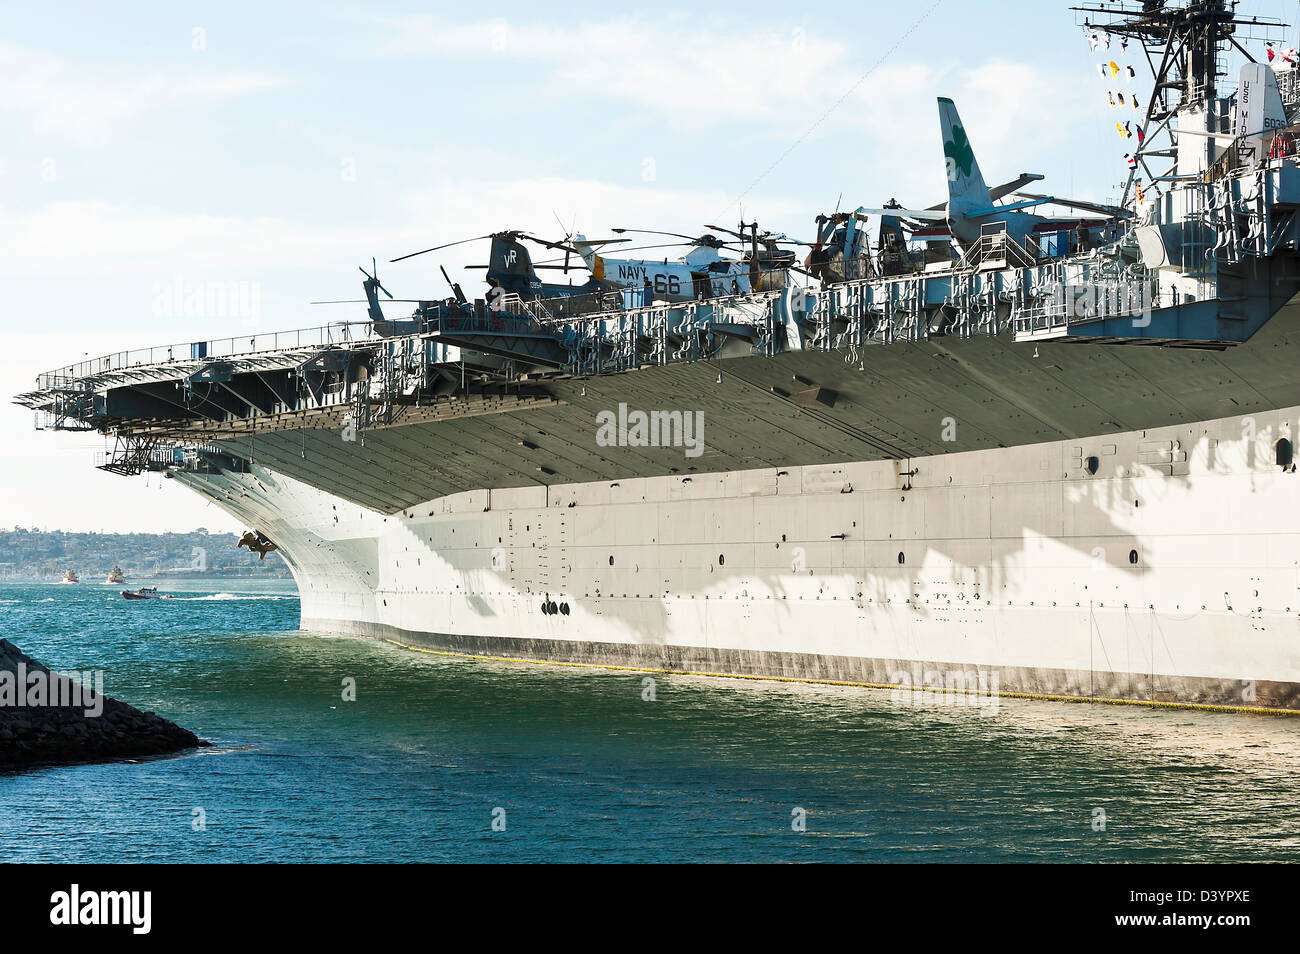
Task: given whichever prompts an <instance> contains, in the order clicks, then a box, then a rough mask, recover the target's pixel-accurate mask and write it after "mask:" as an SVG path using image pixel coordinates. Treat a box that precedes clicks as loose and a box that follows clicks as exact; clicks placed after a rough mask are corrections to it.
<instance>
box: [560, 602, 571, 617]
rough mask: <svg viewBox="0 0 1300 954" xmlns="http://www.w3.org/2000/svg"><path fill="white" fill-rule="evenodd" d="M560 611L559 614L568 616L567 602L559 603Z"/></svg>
mask: <svg viewBox="0 0 1300 954" xmlns="http://www.w3.org/2000/svg"><path fill="white" fill-rule="evenodd" d="M560 613H561V615H563V616H568V615H569V604H568V603H561V604H560Z"/></svg>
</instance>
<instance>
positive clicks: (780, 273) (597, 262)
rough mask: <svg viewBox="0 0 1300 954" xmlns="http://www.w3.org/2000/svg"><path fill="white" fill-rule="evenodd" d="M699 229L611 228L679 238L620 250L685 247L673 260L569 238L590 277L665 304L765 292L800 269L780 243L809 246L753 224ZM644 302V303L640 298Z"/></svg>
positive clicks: (580, 238)
mask: <svg viewBox="0 0 1300 954" xmlns="http://www.w3.org/2000/svg"><path fill="white" fill-rule="evenodd" d="M705 228H707V229H710V230H711V231H710V232H706V233H704V234H702V235H699V236H691V235H685V234H683V233H681V232H665V231H659V230H653V229H628V228H616V229H611V231H612V232H614V233H616V234H618V235H625V234H627V233H629V232H635V233H639V234H642V235H661V236H666V237H671V238H677V239H681V241H680V242H670V243H666V244H664V245H648V246H642V247H641V248H634V249H626V250H625V252H635V251H644V250H649V249H658V248H680V247H683V246H688V247H690V251H689V252H687V253H685V254H684V255H680V256H678V257H677V258H675V259H670V258H668V257H667V256H665V257H664V258H663V259H632V258H612V257H608V256H605V255H602V254H600V253H599V252H598V251H597V250H598V249H599V248H601V247H602V246H603V245H605V244H607V243H608V240H602V241H592V240H589V239H587V238H586V237H584V236H583V235H581V234H579V235H576V236H574V237H573V241H572V244H573V246H574V247H575V248H577V249H578V250H579V252H580V253H581V254H582V258H583V262H584V263H585V264H586V266H587V268H589V269H590V270H591V273H592V275H594V276H596V277H597V278H600V279H603V280H605V281H607V282H612V283H614V284H617V285H620V286H622V287H623V288H628V289H645V292H646V298H648V299H651V300H653V299H659V300H664V301H670V302H676V301H691V300H696V299H702V298H716V297H721V296H725V295H743V294H748V293H750V292H751V291H769V290H772V289H775V288H781V287H784V278H785V275H784V270H785V269H788V268H794V269H795V270H797V271H801V269H799V268H798V266H797V265H796V264H795V261H796V256H795V254H794V253H793V252H790V251H788V250H785V249H782V248H781V247H780V246H781V244H783V243H793V244H801V245H802V244H810V243H804V242H798V241H796V240H794V239H791V238H788V237H787V236H785V235H778V234H776V233H774V232H769V231H765V232H762V233H759V232H758V225H757V223H750V224H748V225H747V224H745V223H743V222H742V223H741V224H740V229H741V230H744V229H748V230H749V234H746V233H745V232H744V231H734V230H732V229H725V228H722V227H721V226H717V225H706V226H705ZM713 232H723V233H725V234H726V235H729V236H732V238H731V239H730V240H728V239H722V238H719V237H718V236H716V235H714V234H712V233H713ZM760 243H761V244H762V247H761V248H760V247H759V245H760ZM724 249H726V250H730V251H737V252H742V253H743V254H742V256H741V257H740V258H738V259H737V258H724V257H723V256H722V255H721V254H720V252H721V250H724ZM648 303H649V301H647V302H646V304H648Z"/></svg>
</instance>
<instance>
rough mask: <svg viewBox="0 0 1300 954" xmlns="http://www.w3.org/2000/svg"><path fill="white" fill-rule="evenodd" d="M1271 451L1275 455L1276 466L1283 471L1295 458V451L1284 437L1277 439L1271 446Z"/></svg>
mask: <svg viewBox="0 0 1300 954" xmlns="http://www.w3.org/2000/svg"><path fill="white" fill-rule="evenodd" d="M1273 450H1274V452H1275V453H1276V454H1277V458H1276V459H1277V465H1278V466H1279V467H1281V468H1282V469H1283V470H1286V469H1288V468H1289V467H1290V466H1291V461H1292V459H1293V458H1294V457H1295V449H1294V448H1293V447H1292V446H1291V441H1290V440H1288V439H1287V438H1285V437H1279V438H1278V439H1277V442H1276V443H1274V444H1273Z"/></svg>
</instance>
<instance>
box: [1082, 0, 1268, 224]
mask: <svg viewBox="0 0 1300 954" xmlns="http://www.w3.org/2000/svg"><path fill="white" fill-rule="evenodd" d="M1236 8H1237V0H1185V2H1164V0H1139V2H1127V0H1121V2H1119V3H1113V4H1108V5H1106V6H1104V7H1100V6H1079V7H1071V9H1072V10H1074V11H1075V12H1076V13H1081V14H1083V15H1084V20H1083V25H1084V26H1085V27H1087V28H1090V29H1095V30H1098V31H1105V32H1107V33H1109V34H1110V35H1111V36H1112V37H1125V38H1127V39H1129V40H1130V41H1133V42H1136V43H1137V44H1139V45H1140V48H1141V50H1142V52H1143V54H1144V55H1145V58H1146V61H1147V65H1148V66H1149V67H1150V69H1151V75H1152V79H1153V80H1154V82H1153V85H1152V87H1151V95H1150V97H1149V99H1148V101H1147V108H1146V114H1145V116H1144V118H1143V120H1142V124H1141V128H1142V144H1141V145H1140V146H1139V147H1138V148H1137V150H1135V152H1134V155H1135V156H1136V157H1137V160H1138V163H1139V165H1140V166H1141V168H1142V170H1143V171H1144V172H1145V173H1146V176H1147V177H1148V181H1150V182H1153V183H1154V182H1162V181H1167V180H1169V179H1171V178H1177V177H1189V176H1196V175H1199V174H1201V173H1203V172H1204V171H1205V170H1206V169H1208V168H1209V167H1210V165H1211V163H1213V161H1214V160H1215V159H1216V158H1217V157H1218V155H1219V154H1220V153H1221V152H1222V149H1223V147H1222V146H1221V145H1219V144H1218V143H1217V141H1216V139H1215V138H1214V135H1213V134H1227V133H1229V132H1230V127H1229V122H1230V120H1229V113H1228V104H1229V98H1230V97H1225V96H1222V95H1220V82H1219V80H1220V78H1221V77H1223V76H1224V75H1225V71H1224V70H1223V68H1222V66H1223V64H1222V62H1221V57H1222V55H1223V54H1224V53H1226V52H1227V47H1228V45H1229V44H1231V45H1232V46H1234V47H1236V48H1237V49H1238V50H1240V51H1241V52H1242V53H1243V54H1244V55H1245V56H1246V57H1247V58H1248V59H1249V60H1251V61H1252V62H1254V57H1253V56H1251V55H1250V53H1249V52H1247V50H1246V48H1245V47H1243V46H1242V45H1241V43H1240V42H1238V40H1237V37H1236V34H1237V32H1238V30H1239V29H1242V28H1246V29H1250V28H1254V27H1259V28H1261V29H1263V30H1265V31H1267V30H1271V29H1277V28H1281V27H1285V26H1286V25H1287V24H1285V23H1283V22H1282V21H1280V20H1277V19H1275V18H1273V17H1239V16H1237V14H1236ZM1175 118H1177V125H1175V124H1174V119H1175ZM1179 129H1182V130H1186V131H1187V132H1189V133H1197V132H1199V133H1202V135H1200V136H1197V135H1187V136H1181V137H1180V136H1179V135H1178V130H1179ZM1206 133H1209V134H1211V135H1209V136H1207V135H1204V134H1206ZM1159 158H1164V159H1167V160H1169V163H1170V164H1169V166H1168V167H1167V168H1162V167H1158V171H1156V170H1153V169H1152V168H1151V164H1153V163H1155V161H1156V160H1157V159H1159ZM1136 174H1137V169H1130V170H1129V174H1128V179H1127V181H1126V182H1125V184H1124V194H1123V197H1122V198H1121V200H1120V205H1125V204H1127V202H1128V197H1129V194H1130V192H1131V191H1132V188H1133V180H1134V177H1135V176H1136Z"/></svg>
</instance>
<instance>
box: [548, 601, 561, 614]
mask: <svg viewBox="0 0 1300 954" xmlns="http://www.w3.org/2000/svg"><path fill="white" fill-rule="evenodd" d="M559 611H560V608H559V607H558V606H556V605H555V603H553V602H552V603H551V608H550V613H551V615H552V616H554V615H555V614H556V613H558V612H559Z"/></svg>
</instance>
